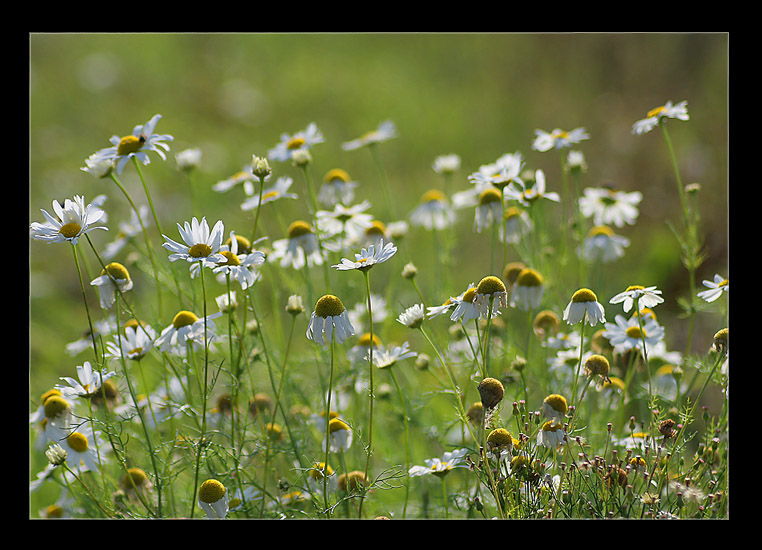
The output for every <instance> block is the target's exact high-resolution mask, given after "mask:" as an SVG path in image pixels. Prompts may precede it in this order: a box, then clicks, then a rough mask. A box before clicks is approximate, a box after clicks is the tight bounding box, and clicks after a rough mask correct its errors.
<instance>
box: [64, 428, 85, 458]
mask: <svg viewBox="0 0 762 550" xmlns="http://www.w3.org/2000/svg"><path fill="white" fill-rule="evenodd" d="M66 443H68V444H69V447H71V448H72V450H74V451H76V452H78V453H84V452H85V451H86V450H87V437H85V436H84V435H83V434H81V433H79V432H72V433H70V434H69V435H68V437H67V438H66Z"/></svg>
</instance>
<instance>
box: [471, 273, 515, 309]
mask: <svg viewBox="0 0 762 550" xmlns="http://www.w3.org/2000/svg"><path fill="white" fill-rule="evenodd" d="M474 304H475V305H476V308H477V309H478V311H479V316H480V317H481V318H482V319H486V318H488V317H490V316H491V317H496V316H497V315H499V314H500V311H499V308H501V307H508V289H507V288H506V287H505V283H503V281H501V280H500V277H495V276H494V275H488V276H487V277H484V278H483V279H482V280H481V281H479V284H478V285H476V295H475V296H474ZM490 308H492V310H491V311H490Z"/></svg>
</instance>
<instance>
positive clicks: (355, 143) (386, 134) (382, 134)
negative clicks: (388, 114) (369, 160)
mask: <svg viewBox="0 0 762 550" xmlns="http://www.w3.org/2000/svg"><path fill="white" fill-rule="evenodd" d="M395 137H397V127H396V126H395V125H394V122H392V121H391V120H386V121H384V122H382V123H381V124H379V125H378V128H377V129H375V130H371V131H370V132H368V133H366V134H364V135H362V136H360V137H359V138H357V139H353V140H351V141H345V142H344V143H342V144H341V148H342V149H343V150H344V151H354V150H356V149H360V148H361V147H365V146H366V145H373V144H376V143H382V142H384V141H389V140H390V139H393V138H395Z"/></svg>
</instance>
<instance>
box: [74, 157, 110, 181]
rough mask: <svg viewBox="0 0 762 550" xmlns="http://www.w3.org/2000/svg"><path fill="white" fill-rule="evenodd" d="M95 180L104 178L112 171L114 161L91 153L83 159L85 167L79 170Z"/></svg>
mask: <svg viewBox="0 0 762 550" xmlns="http://www.w3.org/2000/svg"><path fill="white" fill-rule="evenodd" d="M80 170H82V171H83V172H87V173H88V174H90V175H91V176H94V177H96V178H105V177H108V176H109V175H111V172H112V171H113V170H114V159H112V158H111V157H109V156H106V155H102V154H99V153H93V154H92V155H90V156H89V157H87V158H86V159H85V165H84V166H83V167H82V168H80Z"/></svg>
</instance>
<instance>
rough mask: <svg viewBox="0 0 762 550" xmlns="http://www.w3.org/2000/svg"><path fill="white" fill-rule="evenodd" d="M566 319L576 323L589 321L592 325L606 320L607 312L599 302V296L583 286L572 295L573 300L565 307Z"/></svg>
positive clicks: (571, 323)
mask: <svg viewBox="0 0 762 550" xmlns="http://www.w3.org/2000/svg"><path fill="white" fill-rule="evenodd" d="M563 319H564V321H566V322H567V323H569V324H570V325H576V324H577V323H579V322H580V321H581V322H582V323H583V324H584V322H585V321H587V322H588V323H589V324H590V326H595V325H596V324H598V323H605V322H606V313H605V311H604V309H603V306H602V305H601V304H599V303H598V297H597V296H596V295H595V293H594V292H593V291H592V290H590V289H588V288H581V289H579V290H578V291H577V292H575V293H574V294H573V295H572V299H571V301H570V302H569V303H568V304H567V306H566V309H564V315H563Z"/></svg>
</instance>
